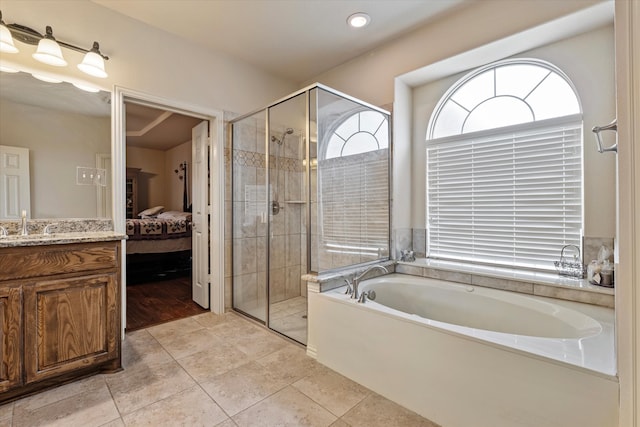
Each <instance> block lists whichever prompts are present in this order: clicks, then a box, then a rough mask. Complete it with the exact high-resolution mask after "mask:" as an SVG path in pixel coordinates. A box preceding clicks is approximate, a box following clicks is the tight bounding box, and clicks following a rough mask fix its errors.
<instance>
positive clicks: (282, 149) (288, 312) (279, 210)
mask: <svg viewBox="0 0 640 427" xmlns="http://www.w3.org/2000/svg"><path fill="white" fill-rule="evenodd" d="M306 105H307V94H306V93H302V94H300V95H297V96H294V97H292V98H289V99H287V100H286V101H283V102H281V103H279V104H276V105H275V106H272V107H270V108H269V112H268V123H269V184H270V191H269V193H268V195H269V198H270V199H269V207H270V209H269V210H270V211H269V238H268V241H269V251H268V253H269V256H268V259H269V275H268V277H269V323H268V325H269V327H270V328H271V329H273V330H275V331H277V332H279V333H281V334H283V335H286V336H287V337H289V338H291V339H294V340H296V341H298V342H300V343H303V344H306V342H307V298H306V282H303V281H302V280H301V276H302V275H303V274H305V273H306V272H307V245H306V227H305V225H304V224H305V223H306V221H304V220H303V219H304V217H305V216H306V213H307V202H306V191H305V190H304V186H305V175H306V163H305V161H304V159H305V158H306V151H307V147H306V134H307V108H306Z"/></svg>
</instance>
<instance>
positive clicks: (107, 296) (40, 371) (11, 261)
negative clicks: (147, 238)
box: [0, 241, 121, 403]
mask: <svg viewBox="0 0 640 427" xmlns="http://www.w3.org/2000/svg"><path fill="white" fill-rule="evenodd" d="M120 247H121V246H120V242H119V241H109V242H94V243H73V244H62V245H48V246H30V247H18V248H0V265H2V267H3V268H0V314H2V320H3V328H2V334H3V335H2V343H3V347H2V367H1V368H0V369H1V370H0V375H1V376H0V381H1V382H0V403H1V402H2V401H5V400H8V399H11V398H14V397H17V396H20V395H21V394H25V393H31V392H33V391H35V390H38V389H39V388H44V387H49V386H52V385H56V384H58V383H60V382H67V381H70V380H71V379H73V378H74V377H77V376H86V375H88V374H91V373H95V372H101V371H102V372H104V371H117V370H119V369H120V366H121V365H120V362H121V356H120V313H121V311H120ZM5 267H6V268H5Z"/></svg>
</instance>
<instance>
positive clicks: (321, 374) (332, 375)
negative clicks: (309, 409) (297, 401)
mask: <svg viewBox="0 0 640 427" xmlns="http://www.w3.org/2000/svg"><path fill="white" fill-rule="evenodd" d="M293 387H295V388H296V389H298V390H300V391H301V392H302V393H304V394H305V395H307V396H309V397H310V398H311V399H313V401H315V402H317V403H319V404H320V405H322V407H323V408H325V409H327V410H328V411H330V412H331V413H332V414H334V415H336V416H338V417H341V416H343V415H344V414H345V413H346V412H347V411H348V410H350V409H351V408H353V407H354V406H356V405H357V404H358V403H360V402H361V401H362V400H363V399H364V398H365V397H367V396H368V395H369V394H370V391H369V390H368V389H367V388H365V387H363V386H361V385H360V384H358V383H356V382H353V381H351V380H350V379H349V378H346V377H343V376H342V375H340V374H338V373H337V372H334V371H332V370H331V369H328V368H325V367H322V368H320V369H318V370H317V372H316V373H314V374H312V375H310V376H308V377H305V378H303V379H301V380H300V381H297V382H295V383H294V384H293Z"/></svg>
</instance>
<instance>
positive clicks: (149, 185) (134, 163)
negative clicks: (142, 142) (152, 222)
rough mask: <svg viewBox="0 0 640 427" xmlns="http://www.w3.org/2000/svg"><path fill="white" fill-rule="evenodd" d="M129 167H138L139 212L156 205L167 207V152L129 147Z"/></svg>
mask: <svg viewBox="0 0 640 427" xmlns="http://www.w3.org/2000/svg"><path fill="white" fill-rule="evenodd" d="M127 167H128V168H138V169H140V173H139V174H138V212H140V211H142V210H144V209H147V208H151V207H154V206H165V207H166V204H165V203H166V196H167V191H166V182H167V177H166V169H165V152H164V151H161V150H152V149H149V148H139V147H127Z"/></svg>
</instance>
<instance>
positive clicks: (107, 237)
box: [0, 231, 127, 248]
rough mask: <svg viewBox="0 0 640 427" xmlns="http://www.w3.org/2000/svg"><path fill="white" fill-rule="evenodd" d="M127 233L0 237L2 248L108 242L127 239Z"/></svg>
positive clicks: (84, 232)
mask: <svg viewBox="0 0 640 427" xmlns="http://www.w3.org/2000/svg"><path fill="white" fill-rule="evenodd" d="M126 238H127V235H126V234H122V233H116V232H115V231H83V232H71V233H52V234H31V235H28V236H15V235H14V236H8V237H0V248H11V247H19V246H41V245H64V244H67V243H90V242H108V241H113V240H122V239H126Z"/></svg>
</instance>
